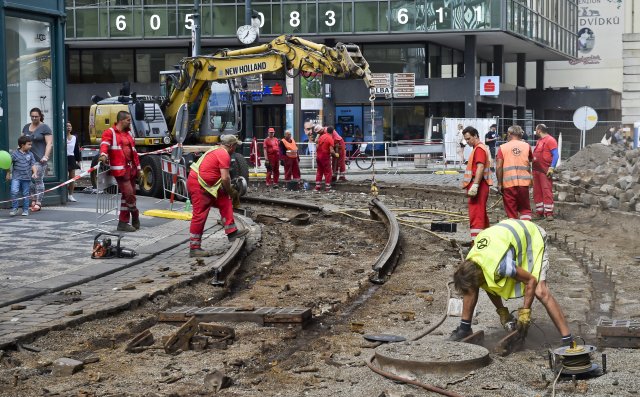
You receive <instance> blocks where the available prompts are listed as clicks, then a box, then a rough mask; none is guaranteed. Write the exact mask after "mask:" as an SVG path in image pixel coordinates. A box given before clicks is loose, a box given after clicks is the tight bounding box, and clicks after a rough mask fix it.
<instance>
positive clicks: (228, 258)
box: [209, 217, 249, 287]
mask: <svg viewBox="0 0 640 397" xmlns="http://www.w3.org/2000/svg"><path fill="white" fill-rule="evenodd" d="M235 221H236V223H239V224H240V225H241V226H242V227H243V228H248V227H249V225H247V223H246V222H245V221H243V220H242V219H241V218H240V217H237V218H236V219H235ZM246 241H247V236H244V237H240V238H238V239H236V240H235V241H234V242H233V243H232V244H231V248H229V249H228V250H227V252H225V254H224V255H222V257H220V260H219V261H218V262H217V263H216V264H215V265H214V266H213V267H212V269H211V272H213V278H212V279H211V281H210V282H209V284H211V285H215V286H220V287H222V286H224V285H225V282H226V279H227V278H228V277H229V276H230V275H231V274H233V273H234V272H235V271H236V270H237V269H238V265H239V264H240V260H239V256H240V253H241V252H244V251H243V249H242V248H243V247H244V245H245V243H246Z"/></svg>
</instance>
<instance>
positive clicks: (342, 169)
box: [327, 126, 347, 182]
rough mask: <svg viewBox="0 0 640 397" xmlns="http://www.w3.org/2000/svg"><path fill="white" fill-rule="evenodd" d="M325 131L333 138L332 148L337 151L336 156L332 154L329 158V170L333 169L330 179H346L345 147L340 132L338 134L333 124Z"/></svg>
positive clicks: (333, 180)
mask: <svg viewBox="0 0 640 397" xmlns="http://www.w3.org/2000/svg"><path fill="white" fill-rule="evenodd" d="M327 132H328V133H330V134H331V137H332V138H333V143H334V145H333V150H334V151H335V152H336V153H338V157H335V156H334V157H332V158H331V170H332V171H333V176H332V178H331V181H332V182H335V181H337V180H340V181H346V180H347V178H346V176H345V174H346V172H347V147H346V145H345V143H344V139H342V137H341V136H340V134H338V131H336V130H335V129H334V128H333V126H329V127H327Z"/></svg>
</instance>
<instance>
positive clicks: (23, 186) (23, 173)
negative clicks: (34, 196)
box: [7, 136, 37, 216]
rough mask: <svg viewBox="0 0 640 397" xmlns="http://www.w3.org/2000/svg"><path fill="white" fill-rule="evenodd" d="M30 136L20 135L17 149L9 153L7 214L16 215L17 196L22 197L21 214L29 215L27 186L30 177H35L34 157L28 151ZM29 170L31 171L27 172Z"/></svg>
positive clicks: (29, 148)
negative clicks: (9, 199) (9, 169)
mask: <svg viewBox="0 0 640 397" xmlns="http://www.w3.org/2000/svg"><path fill="white" fill-rule="evenodd" d="M30 150H31V138H30V137H28V136H21V137H20V138H18V150H14V151H13V153H11V172H8V173H7V180H11V198H12V199H13V202H12V203H11V212H9V215H11V216H16V215H18V213H19V211H20V210H19V209H18V198H19V197H25V198H24V204H23V205H22V208H23V209H22V216H28V215H29V186H30V185H31V178H35V177H36V172H37V169H36V165H35V164H36V158H35V157H34V156H33V154H32V153H31V152H30ZM29 170H31V172H29Z"/></svg>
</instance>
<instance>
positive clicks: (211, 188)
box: [191, 146, 224, 197]
mask: <svg viewBox="0 0 640 397" xmlns="http://www.w3.org/2000/svg"><path fill="white" fill-rule="evenodd" d="M221 149H222V150H224V148H223V147H222V146H215V147H213V148H211V149H209V150H207V152H206V153H205V154H203V155H202V156H200V158H199V159H198V161H196V162H195V163H193V164H191V170H192V171H193V172H195V173H196V175H197V176H198V182H199V183H200V186H202V188H203V189H204V190H206V191H207V192H209V193H210V194H211V195H212V196H213V197H218V190H219V189H220V187H221V186H222V178H220V179H218V181H217V182H216V183H214V184H213V186H211V185H209V184H207V182H205V180H204V179H202V177H201V176H200V165H201V164H202V161H203V160H204V158H205V157H207V155H208V154H209V153H211V152H213V151H214V150H221Z"/></svg>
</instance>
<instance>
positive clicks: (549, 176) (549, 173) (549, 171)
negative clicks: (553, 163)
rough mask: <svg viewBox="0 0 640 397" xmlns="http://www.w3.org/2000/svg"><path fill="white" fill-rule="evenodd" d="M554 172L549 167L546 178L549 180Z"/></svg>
mask: <svg viewBox="0 0 640 397" xmlns="http://www.w3.org/2000/svg"><path fill="white" fill-rule="evenodd" d="M554 172H555V170H554V169H553V167H549V169H548V170H547V178H551V176H552V175H553V173H554Z"/></svg>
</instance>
